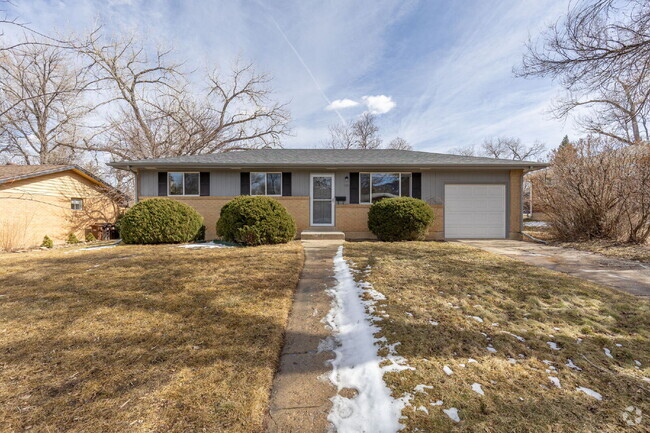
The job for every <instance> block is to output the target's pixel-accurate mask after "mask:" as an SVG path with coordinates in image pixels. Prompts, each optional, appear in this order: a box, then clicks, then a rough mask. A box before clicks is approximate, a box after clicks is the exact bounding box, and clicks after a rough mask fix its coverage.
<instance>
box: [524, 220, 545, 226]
mask: <svg viewBox="0 0 650 433" xmlns="http://www.w3.org/2000/svg"><path fill="white" fill-rule="evenodd" d="M524 227H548V223H547V222H546V221H524Z"/></svg>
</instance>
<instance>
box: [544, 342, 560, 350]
mask: <svg viewBox="0 0 650 433" xmlns="http://www.w3.org/2000/svg"><path fill="white" fill-rule="evenodd" d="M546 344H548V347H550V348H551V349H552V350H560V348H559V346H558V345H557V343H556V342H554V341H547V342H546Z"/></svg>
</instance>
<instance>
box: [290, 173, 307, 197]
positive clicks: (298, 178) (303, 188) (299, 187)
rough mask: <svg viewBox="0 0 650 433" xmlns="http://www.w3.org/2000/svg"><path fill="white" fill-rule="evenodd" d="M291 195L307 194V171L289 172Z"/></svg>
mask: <svg viewBox="0 0 650 433" xmlns="http://www.w3.org/2000/svg"><path fill="white" fill-rule="evenodd" d="M291 195H294V196H308V195H309V172H308V171H294V172H291Z"/></svg>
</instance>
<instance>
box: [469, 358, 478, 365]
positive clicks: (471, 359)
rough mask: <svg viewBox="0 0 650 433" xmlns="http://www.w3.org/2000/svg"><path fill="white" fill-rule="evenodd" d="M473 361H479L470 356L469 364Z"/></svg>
mask: <svg viewBox="0 0 650 433" xmlns="http://www.w3.org/2000/svg"><path fill="white" fill-rule="evenodd" d="M472 362H478V361H477V360H476V359H474V358H469V359H468V360H467V363H468V364H471V363H472Z"/></svg>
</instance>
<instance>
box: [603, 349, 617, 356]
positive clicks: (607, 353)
mask: <svg viewBox="0 0 650 433" xmlns="http://www.w3.org/2000/svg"><path fill="white" fill-rule="evenodd" d="M603 352H605V356H606V357H608V358H612V359H613V358H614V357H613V356H612V352H611V350H609V349H608V348H606V347H603Z"/></svg>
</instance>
